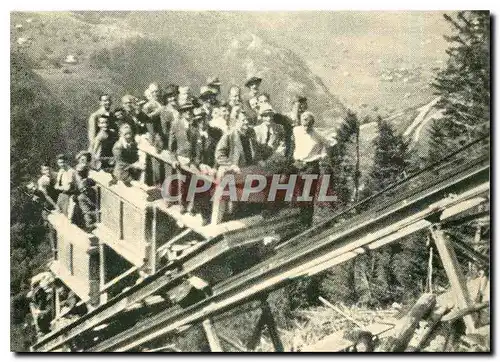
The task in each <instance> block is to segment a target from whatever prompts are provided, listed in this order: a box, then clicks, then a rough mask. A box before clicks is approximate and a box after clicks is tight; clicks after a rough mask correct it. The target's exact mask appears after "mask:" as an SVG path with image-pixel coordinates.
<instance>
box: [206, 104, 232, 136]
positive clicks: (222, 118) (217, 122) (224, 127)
mask: <svg viewBox="0 0 500 362" xmlns="http://www.w3.org/2000/svg"><path fill="white" fill-rule="evenodd" d="M229 109H230V106H229V104H228V103H227V102H222V103H221V104H220V105H219V112H218V114H217V116H216V117H213V118H212V120H211V121H210V126H211V127H214V128H218V129H219V130H220V131H221V132H222V133H226V132H228V131H229V129H230V128H231V126H232V125H231V124H230V122H229Z"/></svg>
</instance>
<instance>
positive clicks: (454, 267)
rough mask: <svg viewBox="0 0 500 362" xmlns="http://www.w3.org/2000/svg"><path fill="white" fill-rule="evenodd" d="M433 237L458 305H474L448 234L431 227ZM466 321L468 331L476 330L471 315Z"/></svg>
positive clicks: (466, 306) (465, 306)
mask: <svg viewBox="0 0 500 362" xmlns="http://www.w3.org/2000/svg"><path fill="white" fill-rule="evenodd" d="M430 232H431V235H432V238H433V239H434V243H435V245H436V248H437V250H438V252H439V256H440V258H441V261H442V263H443V267H444V270H445V272H446V275H447V276H448V280H449V281H450V285H451V290H452V292H453V294H454V295H455V299H456V306H457V307H458V308H468V307H470V306H472V301H471V298H470V295H469V290H468V288H467V282H466V280H465V276H464V274H463V272H462V269H461V268H460V264H459V263H458V260H457V255H456V254H455V250H454V249H453V246H452V245H451V242H450V241H449V240H448V237H447V235H446V234H445V233H444V231H443V230H441V229H440V228H439V227H438V226H434V227H431V228H430ZM464 322H465V325H466V327H467V331H468V333H471V332H473V331H474V330H475V328H476V327H475V322H474V319H473V318H472V316H471V315H467V316H465V317H464Z"/></svg>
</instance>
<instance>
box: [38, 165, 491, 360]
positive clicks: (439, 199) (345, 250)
mask: <svg viewBox="0 0 500 362" xmlns="http://www.w3.org/2000/svg"><path fill="white" fill-rule="evenodd" d="M452 156H453V155H452ZM451 163H452V165H451V166H452V167H449V165H448V167H446V170H443V169H442V168H441V167H440V166H439V164H436V165H434V167H432V168H430V169H429V170H428V172H427V173H425V172H423V173H422V172H419V173H418V174H417V175H416V176H415V175H412V176H410V177H409V178H408V179H406V180H403V181H402V182H398V183H397V184H396V185H395V187H392V191H393V192H392V193H391V190H383V192H381V193H380V194H379V197H380V200H379V202H376V203H375V204H376V206H375V207H371V208H369V209H368V210H366V211H365V212H362V213H361V214H360V215H357V216H354V217H351V218H348V219H347V216H346V215H347V213H349V211H350V210H352V208H351V209H350V210H347V211H344V212H341V213H339V214H338V215H336V216H335V217H333V218H332V219H330V220H328V221H326V222H324V223H322V224H320V225H318V226H316V227H314V228H311V229H309V230H307V231H305V232H304V233H302V234H299V235H297V236H295V237H293V238H292V239H290V240H289V241H288V242H287V243H286V244H284V245H283V246H281V247H280V248H279V250H277V253H276V254H275V255H274V256H271V257H270V258H268V259H266V260H265V262H264V263H261V264H258V265H256V266H255V267H252V268H250V269H248V270H246V271H243V272H242V273H240V274H238V275H236V276H234V277H232V278H230V279H228V280H226V281H224V282H221V283H219V284H217V285H215V286H214V287H213V295H212V296H211V297H209V298H207V299H204V300H203V301H201V302H199V303H197V304H195V305H192V306H190V307H188V308H186V309H181V308H180V307H177V306H176V307H172V308H169V309H168V310H165V311H163V312H161V313H158V314H156V315H155V316H153V317H151V318H147V319H145V320H143V321H141V322H139V323H138V324H137V325H135V326H134V328H133V329H131V330H126V331H124V332H122V333H119V334H117V335H115V336H113V337H111V338H109V339H107V340H104V341H102V342H100V343H99V344H98V345H96V346H94V347H91V348H90V349H89V351H127V350H130V349H133V348H135V347H137V346H140V345H141V344H143V343H145V342H147V341H150V340H152V339H154V338H157V337H159V336H162V335H165V334H168V333H171V332H175V330H176V329H177V328H179V327H182V326H185V325H189V324H191V323H195V322H199V321H201V320H203V319H205V318H208V317H210V316H212V315H216V314H220V313H222V312H224V311H227V310H229V309H231V308H232V307H235V306H237V305H239V304H242V303H244V302H247V301H250V300H252V299H257V298H259V297H260V296H261V295H262V294H263V293H267V292H269V291H271V290H273V289H276V288H278V287H280V286H282V285H284V284H285V283H287V282H288V281H289V280H291V279H293V278H295V277H297V276H300V275H305V274H307V272H308V270H310V269H313V268H316V269H318V270H324V269H326V268H328V267H329V266H333V265H335V263H339V262H342V261H344V260H348V259H349V258H351V257H354V256H356V255H357V254H356V252H354V251H355V250H357V249H360V248H363V247H366V246H368V245H370V244H374V243H376V242H378V243H379V244H380V245H378V246H381V245H383V243H381V239H383V238H384V237H386V238H387V240H388V241H386V242H390V241H394V240H397V239H398V238H400V237H402V236H404V235H405V234H404V233H402V234H398V233H397V232H398V230H400V229H401V230H404V229H405V228H410V229H411V226H412V225H420V226H422V225H424V226H422V227H426V225H427V224H425V223H423V222H424V221H425V222H427V223H429V221H427V220H429V219H432V218H434V219H436V216H437V219H436V221H438V220H439V214H440V212H441V211H443V210H444V209H446V208H449V207H452V206H454V205H456V204H457V203H460V202H461V201H462V200H466V199H467V198H471V197H475V196H478V195H483V194H485V193H486V194H487V193H488V191H489V157H488V156H481V157H478V158H476V159H474V160H467V159H462V160H461V161H459V162H458V164H456V165H455V164H453V162H451ZM405 185H406V189H405V188H404V187H402V188H403V190H401V189H400V188H401V186H405ZM398 190H399V191H398ZM388 193H391V194H392V196H391V197H389V198H387V199H385V200H384V199H383V197H384V196H385V195H387V194H388ZM449 194H455V195H456V196H455V197H451V198H450V197H448V196H449ZM360 206H362V205H355V207H360ZM343 219H346V220H343ZM340 220H342V222H340ZM419 223H420V224H419ZM411 230H412V231H415V230H416V229H415V228H413V229H411ZM409 231H410V230H409ZM384 232H385V234H384ZM167 272H168V270H167V269H166V268H164V269H162V270H160V271H159V272H158V273H157V274H155V275H153V276H151V277H149V278H148V279H146V281H145V282H144V283H142V284H140V285H137V286H135V287H133V288H131V289H130V290H128V291H127V292H125V293H122V294H121V295H119V296H117V297H115V298H113V299H112V300H110V301H109V302H108V303H107V304H105V305H102V306H100V307H99V308H97V309H96V310H94V311H92V312H91V313H89V314H87V315H86V316H84V317H82V318H81V319H80V320H78V321H76V322H74V323H72V324H70V325H68V326H66V327H64V328H62V329H60V330H58V331H54V332H52V333H50V334H49V335H47V336H45V337H43V338H42V339H40V340H39V341H38V342H37V344H35V345H34V346H33V347H32V349H33V350H34V351H50V350H54V349H56V348H58V347H60V346H61V345H63V344H65V343H67V342H68V341H70V340H71V339H72V338H74V337H76V336H78V335H79V334H81V333H84V332H86V331H88V330H89V329H91V328H92V327H94V326H96V325H99V324H100V323H102V322H104V321H106V320H109V319H110V318H112V317H113V315H115V314H116V313H118V312H119V311H121V310H123V309H124V308H126V307H127V306H128V305H130V304H132V303H134V302H136V301H139V300H141V299H142V298H144V297H146V296H148V295H151V294H153V293H154V292H156V291H158V290H160V289H162V288H164V287H166V286H167V285H168V284H169V283H170V282H171V281H172V277H171V276H170V275H168V273H167ZM186 273H187V271H186Z"/></svg>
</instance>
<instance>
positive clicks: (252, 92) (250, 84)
mask: <svg viewBox="0 0 500 362" xmlns="http://www.w3.org/2000/svg"><path fill="white" fill-rule="evenodd" d="M261 83H262V78H259V77H250V78H248V79H247V81H246V82H245V87H247V88H248V94H247V98H246V99H245V101H244V102H243V109H244V110H245V113H246V115H247V117H248V120H249V122H250V124H251V125H252V126H255V125H256V124H257V120H258V116H259V114H258V100H257V96H258V95H259V88H260V84H261Z"/></svg>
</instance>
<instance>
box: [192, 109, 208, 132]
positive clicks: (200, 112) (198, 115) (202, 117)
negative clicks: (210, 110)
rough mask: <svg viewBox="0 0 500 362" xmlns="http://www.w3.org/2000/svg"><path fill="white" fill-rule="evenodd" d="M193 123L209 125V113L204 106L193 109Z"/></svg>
mask: <svg viewBox="0 0 500 362" xmlns="http://www.w3.org/2000/svg"><path fill="white" fill-rule="evenodd" d="M192 120H193V123H196V124H197V125H198V126H199V127H200V128H206V127H207V113H206V112H205V110H204V109H203V108H195V109H194V110H193V117H192Z"/></svg>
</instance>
